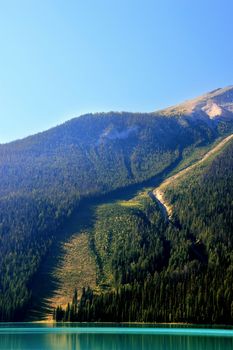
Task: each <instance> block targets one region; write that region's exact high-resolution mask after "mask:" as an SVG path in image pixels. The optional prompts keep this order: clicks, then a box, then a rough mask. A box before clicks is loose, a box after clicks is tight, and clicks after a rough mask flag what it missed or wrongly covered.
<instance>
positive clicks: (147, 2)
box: [0, 0, 233, 142]
mask: <svg viewBox="0 0 233 350" xmlns="http://www.w3.org/2000/svg"><path fill="white" fill-rule="evenodd" d="M232 18H233V1H231V0H221V1H220V0H193V1H192V0H38V1H37V0H0V142H7V141H10V140H13V139H16V138H21V137H23V136H26V135H29V134H32V133H35V132H38V131H42V130H45V129H47V128H49V127H51V126H55V125H57V124H59V123H61V122H64V121H65V120H68V119H70V118H72V117H74V116H78V115H80V114H82V113H86V112H96V111H109V110H117V111H123V110H124V111H141V112H144V111H146V112H149V111H154V110H156V109H159V108H162V107H166V106H168V105H172V104H175V103H177V102H181V101H182V100H184V99H187V98H191V97H195V96H196V95H199V94H202V93H203V92H206V91H209V90H213V89H215V88H217V87H223V86H226V85H232V84H233V20H232Z"/></svg>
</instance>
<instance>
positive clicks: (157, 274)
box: [57, 141, 233, 324]
mask: <svg viewBox="0 0 233 350" xmlns="http://www.w3.org/2000/svg"><path fill="white" fill-rule="evenodd" d="M232 173H233V141H229V142H228V143H227V144H226V145H225V147H224V148H223V149H222V150H221V152H220V153H219V154H216V153H213V155H212V158H211V157H209V158H206V160H205V161H204V162H202V163H198V164H197V166H196V167H193V169H192V172H187V173H186V174H184V175H183V176H182V177H180V178H179V177H177V179H176V180H174V181H173V182H171V183H170V184H169V186H166V188H165V198H166V201H168V202H169V203H172V206H173V208H174V209H173V214H172V217H171V219H170V221H169V222H168V221H167V220H165V218H164V215H163V212H162V211H161V208H160V207H159V205H158V203H157V202H156V201H154V202H153V200H152V198H151V197H149V196H148V195H147V194H148V192H144V193H143V194H141V195H139V196H137V197H135V198H134V199H132V200H131V201H129V202H120V203H118V204H115V205H114V206H109V207H107V208H105V210H104V211H102V213H101V212H100V213H99V217H98V221H97V225H96V227H95V229H94V233H93V237H92V239H93V240H94V243H93V244H95V249H97V252H98V256H99V259H100V261H101V262H104V266H105V269H106V272H107V273H108V274H111V275H112V278H111V279H109V280H110V281H112V285H111V288H110V289H109V290H108V291H105V292H103V293H102V294H101V295H99V294H95V293H93V291H92V290H91V289H90V288H87V289H85V290H84V291H83V294H82V297H81V300H80V303H79V305H78V309H77V312H74V310H76V309H74V307H73V304H72V305H71V306H70V307H69V308H68V309H67V311H66V312H65V313H64V311H63V312H62V310H60V309H58V310H57V319H58V320H59V319H62V318H63V319H66V320H69V319H71V320H78V321H127V322H128V321H131V322H132V321H137V322H193V323H225V324H226V323H229V324H232V321H233V311H232V310H233V255H232V252H233V236H232V232H233V204H232V198H233V177H232ZM106 242H107V244H106Z"/></svg>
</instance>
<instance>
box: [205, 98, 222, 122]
mask: <svg viewBox="0 0 233 350" xmlns="http://www.w3.org/2000/svg"><path fill="white" fill-rule="evenodd" d="M202 110H203V112H205V113H206V114H207V115H208V116H209V117H210V119H215V118H218V117H220V116H221V115H222V114H223V110H222V108H221V107H220V106H218V105H217V103H215V102H213V101H208V102H207V104H206V105H205V106H204V107H202Z"/></svg>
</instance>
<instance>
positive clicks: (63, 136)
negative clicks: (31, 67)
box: [0, 87, 233, 320]
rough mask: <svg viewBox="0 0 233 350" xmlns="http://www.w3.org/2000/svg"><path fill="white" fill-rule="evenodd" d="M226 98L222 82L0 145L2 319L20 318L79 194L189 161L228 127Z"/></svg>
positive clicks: (232, 92) (229, 93) (232, 123)
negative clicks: (159, 104) (164, 105)
mask: <svg viewBox="0 0 233 350" xmlns="http://www.w3.org/2000/svg"><path fill="white" fill-rule="evenodd" d="M232 105H233V87H228V88H225V89H217V90H215V91H213V92H210V93H209V94H206V95H203V96H202V97H199V98H197V99H195V100H192V101H188V102H185V103H184V104H181V105H178V106H175V107H170V108H168V109H166V110H163V111H158V112H155V113H147V114H146V113H136V114H135V113H126V112H122V113H116V112H110V113H99V114H93V115H92V114H88V115H84V116H81V117H79V118H75V119H73V120H71V121H69V122H67V123H65V124H63V125H60V126H58V127H55V128H53V129H50V130H48V131H46V132H43V133H40V134H37V135H34V136H30V137H27V138H25V139H22V140H18V141H15V142H11V143H8V144H3V145H0V177H1V182H0V248H1V256H0V316H1V320H22V319H24V317H25V314H26V313H28V310H30V308H31V305H32V304H33V302H34V292H33V285H34V284H35V280H37V279H40V275H39V274H38V273H39V270H40V268H41V265H42V264H43V261H45V260H46V258H47V256H48V254H49V252H50V248H51V247H52V246H53V244H54V242H56V241H59V240H60V239H61V232H63V231H62V230H63V229H64V228H65V227H66V226H67V225H68V223H69V221H70V220H71V218H72V217H73V216H75V215H76V213H79V212H81V211H82V207H83V203H84V200H92V199H93V198H96V197H98V196H103V195H105V196H106V195H110V193H112V191H115V190H117V189H126V188H128V186H132V185H135V184H143V183H145V181H148V180H150V179H151V180H153V179H154V178H155V177H156V179H157V180H156V181H158V179H159V177H161V178H162V177H163V176H165V175H167V174H168V173H169V172H170V171H172V170H173V169H174V168H175V167H177V166H179V165H181V164H185V161H186V162H187V163H189V162H192V161H194V160H195V157H198V154H199V152H200V151H201V150H203V149H205V148H210V147H211V145H213V144H214V142H216V141H217V140H218V139H219V138H223V137H225V136H226V135H228V134H229V133H231V132H232V129H233V107H232ZM77 220H78V219H77ZM130 220H131V219H130ZM142 225H144V224H143V223H142ZM100 231H101V230H100ZM132 234H133V233H132ZM91 237H92V235H91V234H90V235H89V243H90V246H91V244H92V243H93V242H94V241H93V239H91ZM148 240H149V241H150V239H149V238H148ZM92 248H93V247H92ZM95 253H96V254H97V251H96V252H94V253H93V254H95ZM138 254H139V253H138ZM140 254H141V253H140ZM96 259H97V258H96ZM105 261H106V259H105ZM105 261H103V262H102V264H105ZM117 261H118V260H117ZM153 261H154V263H155V266H157V265H156V264H157V263H156V257H154V260H153ZM160 265H161V264H160ZM119 266H120V264H119ZM161 267H162V265H161V266H160V268H159V269H161ZM103 270H104V267H103ZM74 287H75V286H74Z"/></svg>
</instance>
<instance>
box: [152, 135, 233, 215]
mask: <svg viewBox="0 0 233 350" xmlns="http://www.w3.org/2000/svg"><path fill="white" fill-rule="evenodd" d="M232 139H233V134H231V135H229V136H227V137H226V138H224V139H223V140H222V141H220V142H219V143H218V144H217V145H216V146H215V147H214V148H212V149H211V150H210V151H208V152H207V153H206V154H205V155H204V156H203V157H202V159H200V160H198V161H197V162H196V163H194V164H192V165H190V166H188V167H187V168H185V169H183V170H181V171H179V172H178V173H177V174H175V175H172V176H170V177H168V178H167V179H166V180H165V181H163V182H162V183H161V185H160V186H159V187H157V188H155V189H154V190H153V192H152V193H153V195H154V197H155V199H156V200H157V201H158V203H159V204H160V207H161V208H163V212H164V215H165V216H166V217H167V219H169V220H170V219H171V216H172V213H173V210H172V206H171V204H170V203H168V202H167V201H166V199H165V196H164V192H165V189H166V187H167V186H169V185H170V184H172V182H174V181H176V180H177V179H179V178H181V177H182V176H183V175H185V174H187V173H188V172H189V171H191V170H192V169H194V168H195V167H196V166H198V165H200V164H201V163H203V162H204V161H206V160H207V159H208V158H209V157H211V156H212V155H214V154H215V153H217V152H218V151H220V150H221V149H222V148H223V147H224V146H225V145H226V143H228V142H229V141H230V140H232ZM150 196H151V195H150Z"/></svg>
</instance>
